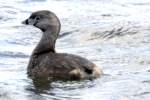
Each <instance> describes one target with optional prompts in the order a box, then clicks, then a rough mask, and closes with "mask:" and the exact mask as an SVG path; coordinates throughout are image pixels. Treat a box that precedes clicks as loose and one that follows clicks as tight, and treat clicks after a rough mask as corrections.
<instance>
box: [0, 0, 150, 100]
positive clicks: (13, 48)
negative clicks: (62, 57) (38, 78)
mask: <svg viewBox="0 0 150 100" xmlns="http://www.w3.org/2000/svg"><path fill="white" fill-rule="evenodd" d="M42 9H48V10H51V11H53V12H54V13H56V14H57V16H58V17H59V18H60V20H61V23H62V29H61V33H60V37H59V39H58V40H57V44H56V50H57V52H66V53H72V54H78V55H80V56H83V57H86V58H88V59H89V60H91V61H93V62H94V63H96V64H97V65H98V66H99V67H100V68H101V69H103V72H104V75H103V76H102V77H101V78H98V79H96V80H93V81H88V80H85V81H78V82H77V81H68V82H61V81H55V82H51V83H49V84H44V86H43V87H37V86H36V84H35V83H33V82H32V80H30V79H29V78H28V77H27V75H26V67H27V64H28V61H29V57H30V55H31V52H32V50H33V49H34V47H35V46H36V44H37V43H38V41H39V40H40V37H41V31H40V30H38V29H36V28H34V27H32V26H24V25H22V24H21V21H23V20H24V19H26V18H27V17H28V16H29V15H30V14H31V13H32V12H33V11H37V10H42ZM0 24H1V25H0V100H150V0H1V1H0Z"/></svg>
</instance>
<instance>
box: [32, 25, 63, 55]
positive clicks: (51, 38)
mask: <svg viewBox="0 0 150 100" xmlns="http://www.w3.org/2000/svg"><path fill="white" fill-rule="evenodd" d="M59 30H60V29H59V28H57V27H56V26H55V27H49V28H47V29H46V30H45V31H43V35H42V38H41V40H40V42H39V43H38V45H37V46H36V48H35V49H34V51H33V54H35V55H40V54H44V53H49V52H52V53H55V43H56V39H57V37H58V34H59Z"/></svg>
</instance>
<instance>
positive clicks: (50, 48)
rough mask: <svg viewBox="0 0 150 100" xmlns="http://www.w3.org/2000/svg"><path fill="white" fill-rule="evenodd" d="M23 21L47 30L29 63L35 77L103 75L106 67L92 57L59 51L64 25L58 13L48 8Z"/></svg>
mask: <svg viewBox="0 0 150 100" xmlns="http://www.w3.org/2000/svg"><path fill="white" fill-rule="evenodd" d="M23 23H24V24H26V25H33V26H35V27H37V28H39V29H41V31H42V32H43V35H42V38H41V40H40V42H39V44H38V45H37V46H36V48H35V49H34V51H33V53H32V55H31V58H30V61H29V64H28V69H27V71H28V75H29V76H30V77H31V78H33V79H36V78H49V77H51V78H56V79H69V80H74V79H76V80H78V79H93V78H97V77H100V75H101V74H102V70H100V69H99V68H98V67H97V66H96V65H95V64H94V63H92V62H90V61H89V60H87V59H85V58H83V57H80V56H77V55H73V54H65V53H56V52H55V42H56V39H57V37H58V34H59V32H60V26H61V25H60V21H59V19H58V18H57V16H56V15H55V14H54V13H52V12H50V11H47V10H43V11H37V12H34V13H32V15H31V16H30V17H29V18H28V19H27V20H25V21H24V22H23Z"/></svg>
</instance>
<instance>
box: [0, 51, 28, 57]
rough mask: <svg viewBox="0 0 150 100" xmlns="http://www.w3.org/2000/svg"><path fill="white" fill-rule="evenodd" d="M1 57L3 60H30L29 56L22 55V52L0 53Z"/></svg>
mask: <svg viewBox="0 0 150 100" xmlns="http://www.w3.org/2000/svg"><path fill="white" fill-rule="evenodd" d="M0 57H1V58H3V57H4V58H6V57H8V58H28V57H29V56H28V55H26V54H24V53H21V52H11V51H4V52H0Z"/></svg>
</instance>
